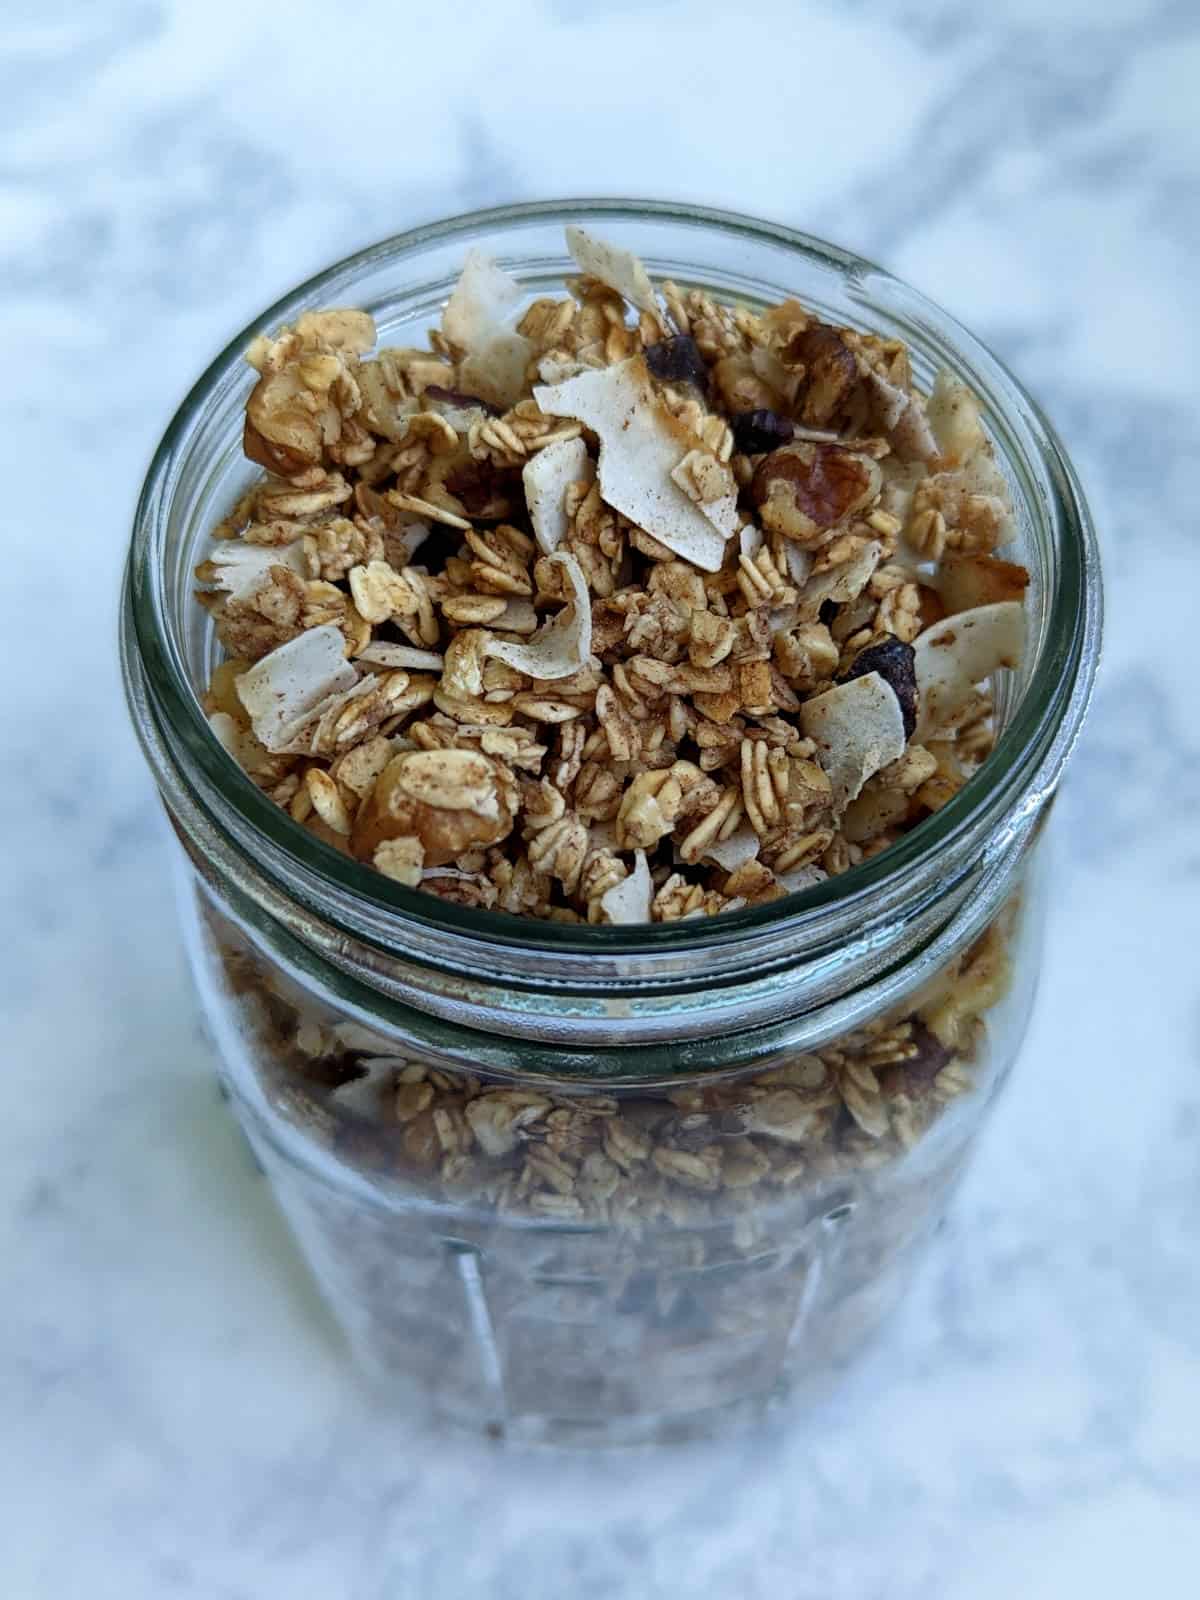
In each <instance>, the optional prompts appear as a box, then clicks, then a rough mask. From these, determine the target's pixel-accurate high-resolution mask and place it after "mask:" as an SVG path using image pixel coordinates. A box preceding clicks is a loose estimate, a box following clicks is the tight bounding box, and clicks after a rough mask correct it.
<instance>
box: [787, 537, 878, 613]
mask: <svg viewBox="0 0 1200 1600" xmlns="http://www.w3.org/2000/svg"><path fill="white" fill-rule="evenodd" d="M882 555H883V546H882V545H881V544H880V543H879V541H878V539H870V540H868V542H867V543H866V544H865V545H864V546H863V548H862V549H861V550H860V551H859V553H858V555H856V556H855V557H854V558H853V560H851V561H843V562H842V564H841V566H839V567H830V569H829V571H828V572H820V573H818V574H817V576H816V577H815V578H810V579H809V580H808V582H807V583H806V584H805V586H804V589H803V591H802V593H801V595H800V599H799V602H798V607H799V612H800V620H801V621H802V622H812V621H814V620H815V619H816V618H817V617H818V616H819V615H820V611H821V607H822V606H823V605H824V604H825V602H826V600H833V601H835V602H836V603H837V604H838V605H844V604H845V603H846V602H847V601H848V600H857V599H858V597H859V595H860V594H861V593H862V592H863V590H864V589H865V588H866V587H867V584H868V583H870V581H871V577H872V574H873V573H874V571H875V568H876V567H877V566H878V565H879V559H880V557H881V556H882Z"/></svg>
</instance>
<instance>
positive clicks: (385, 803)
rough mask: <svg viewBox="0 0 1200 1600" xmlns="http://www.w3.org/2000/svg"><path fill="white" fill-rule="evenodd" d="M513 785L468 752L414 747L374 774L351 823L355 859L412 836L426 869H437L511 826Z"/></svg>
mask: <svg viewBox="0 0 1200 1600" xmlns="http://www.w3.org/2000/svg"><path fill="white" fill-rule="evenodd" d="M515 789H516V785H515V784H514V783H513V782H512V780H511V779H510V778H509V777H508V774H507V773H506V772H505V769H504V768H503V767H502V766H501V765H500V764H499V763H498V762H496V761H494V760H493V759H492V758H491V757H489V756H485V755H483V754H482V753H481V752H475V751H471V750H414V751H405V752H403V753H402V754H400V755H398V756H394V757H393V758H392V760H391V761H389V762H388V764H387V766H386V767H385V768H384V769H383V771H382V772H381V773H380V775H379V778H378V780H377V781H376V784H375V787H374V789H373V790H372V792H371V795H370V798H369V799H368V800H367V802H366V804H365V805H364V806H363V809H362V811H361V812H360V813H359V815H358V818H357V820H356V822H355V824H354V834H353V839H352V848H353V850H354V853H355V855H357V856H359V857H362V858H364V859H367V860H370V859H372V858H373V857H374V854H375V851H376V849H377V847H378V846H379V845H380V844H381V843H383V842H384V841H385V840H389V839H398V838H401V837H412V838H415V839H418V840H419V841H420V843H421V845H422V846H423V848H424V852H425V854H424V861H425V865H426V866H443V865H445V864H446V863H448V862H451V861H454V860H456V859H457V857H459V856H460V855H462V854H463V853H464V852H465V851H467V850H469V849H472V848H474V847H475V846H476V845H492V844H497V843H498V842H499V841H500V840H501V839H503V838H504V837H505V836H506V835H507V834H508V833H509V832H510V831H511V829H512V825H513V818H514V815H515V812H516V794H515Z"/></svg>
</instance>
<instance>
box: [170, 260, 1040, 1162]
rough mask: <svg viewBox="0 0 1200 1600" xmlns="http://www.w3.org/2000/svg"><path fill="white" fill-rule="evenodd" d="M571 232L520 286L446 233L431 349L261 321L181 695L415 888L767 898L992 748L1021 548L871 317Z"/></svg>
mask: <svg viewBox="0 0 1200 1600" xmlns="http://www.w3.org/2000/svg"><path fill="white" fill-rule="evenodd" d="M568 246H569V248H570V250H571V252H572V254H573V256H574V258H575V260H576V262H577V264H578V266H579V267H580V269H581V275H580V276H579V277H577V278H575V279H574V280H573V281H572V282H571V283H570V284H569V293H568V294H566V295H564V296H562V297H560V298H551V297H547V298H543V299H538V300H534V301H533V302H532V303H526V300H525V296H524V293H523V291H522V289H521V287H520V285H519V284H518V283H517V282H516V281H515V280H514V279H512V278H511V277H509V276H508V274H507V273H505V272H504V271H503V270H502V269H501V268H500V267H499V266H498V265H497V264H496V263H494V262H492V261H489V260H488V259H487V258H485V257H483V256H482V255H480V254H479V253H478V252H476V251H473V252H471V254H470V255H469V257H468V259H467V262H466V265H465V267H464V270H463V274H462V277H461V279H460V281H459V283H458V285H457V286H456V288H455V290H454V292H453V294H452V295H451V296H450V299H449V301H448V302H447V304H446V307H445V310H444V313H443V316H442V320H441V325H440V327H439V328H438V329H437V330H435V331H434V332H433V333H432V334H431V336H430V347H429V348H428V349H426V350H418V349H399V348H385V349H381V350H378V351H377V352H376V353H375V354H374V355H371V354H370V352H371V351H372V349H373V347H374V344H375V328H374V324H373V322H372V320H371V318H370V317H369V316H367V315H366V313H364V312H361V311H354V310H345V309H338V310H328V311H318V312H308V313H305V314H304V315H303V316H301V317H300V318H299V319H298V321H297V322H296V324H295V326H294V327H285V328H281V329H279V330H278V331H277V332H276V333H275V334H273V335H270V336H267V335H263V336H261V337H260V338H258V339H257V340H256V341H255V343H254V345H253V347H252V348H251V350H250V351H249V352H248V359H249V361H250V363H251V365H252V366H253V367H254V368H255V370H256V371H257V373H258V381H257V383H256V384H255V386H254V389H253V391H252V393H251V395H250V397H249V400H248V402H247V407H246V422H245V434H244V447H245V452H246V455H247V456H248V457H249V459H250V460H252V461H254V462H256V463H258V464H259V465H261V466H262V467H264V468H265V470H266V475H265V477H264V478H263V479H262V481H261V482H259V483H258V484H257V485H255V487H254V488H252V489H251V490H250V491H249V492H248V493H247V494H246V495H245V496H243V498H242V500H241V501H240V502H239V504H238V505H237V507H235V508H234V510H233V511H232V512H231V513H230V515H229V516H228V517H226V518H225V519H224V520H223V522H222V523H221V525H220V526H219V527H218V528H217V529H216V530H215V543H214V545H213V548H212V551H211V553H210V555H209V556H208V558H207V559H206V560H205V561H204V562H202V563H201V564H200V566H199V567H198V568H197V577H198V579H199V580H200V583H201V585H202V588H201V590H200V592H199V598H200V600H201V602H202V603H203V604H204V605H205V606H206V607H207V609H208V610H209V612H210V613H211V615H212V618H213V622H214V625H215V628H216V633H217V637H218V639H219V641H220V643H221V644H222V646H223V647H224V649H225V652H226V655H227V659H226V660H225V661H224V662H223V663H222V664H221V666H220V667H218V669H217V671H216V673H215V674H214V677H213V681H212V684H211V685H210V688H209V692H208V696H207V702H206V709H207V710H208V712H209V715H210V719H211V722H212V726H213V731H214V733H215V734H216V736H217V737H218V738H219V739H220V740H221V742H222V744H223V745H224V747H225V748H226V749H227V750H228V751H229V753H230V754H231V755H232V756H233V757H234V759H236V760H237V761H238V762H240V764H241V765H242V766H243V767H244V769H245V770H246V771H247V773H249V775H250V776H251V777H252V778H253V779H254V781H255V782H256V783H258V784H260V785H261V786H262V787H263V788H264V789H265V790H266V792H267V793H268V794H270V795H271V796H272V797H273V798H275V799H276V800H277V802H278V803H279V804H281V805H283V806H286V807H287V809H288V810H289V812H290V813H291V815H292V817H293V818H294V819H295V820H296V821H297V822H299V823H300V824H301V825H302V826H304V827H305V828H308V829H309V830H310V831H312V832H314V833H315V834H317V835H318V837H320V838H321V839H323V840H325V841H326V843H328V844H330V845H332V846H334V847H335V848H337V849H339V850H342V851H346V852H348V853H350V854H351V855H353V856H355V857H356V858H357V859H359V860H360V861H363V862H365V863H367V864H369V865H372V866H373V867H375V868H376V869H377V870H378V871H379V872H380V873H382V874H384V875H385V876H387V877H390V878H392V879H393V880H395V881H398V882H400V883H403V884H406V885H409V886H411V887H420V888H422V889H423V890H425V891H426V892H428V893H431V894H434V895H440V896H442V897H443V898H449V899H452V900H455V901H458V902H461V903H469V904H477V905H483V906H488V907H493V908H498V909H501V910H505V911H509V912H515V913H517V914H520V915H526V916H536V917H543V918H553V919H555V920H559V921H564V920H566V921H579V922H592V923H604V922H625V923H628V922H637V921H649V920H652V921H672V920H678V919H681V918H684V917H693V916H709V915H714V914H717V913H720V912H722V911H725V910H729V909H730V908H740V907H742V906H747V905H757V904H761V903H763V902H766V901H769V900H772V899H777V898H779V897H781V896H783V895H785V894H787V893H788V892H789V891H790V890H791V889H792V888H795V887H797V886H800V885H802V884H804V883H811V882H815V881H819V879H820V878H821V877H823V876H826V875H829V874H837V873H841V872H844V871H846V870H847V869H848V868H850V867H852V866H854V865H855V864H856V863H857V862H859V861H862V860H864V859H866V858H868V857H869V856H873V855H875V854H878V853H879V852H880V851H882V850H885V849H886V848H887V847H888V846H889V845H890V844H892V843H893V842H894V841H895V840H896V839H897V838H899V837H900V836H901V835H902V834H903V833H905V832H906V831H908V830H909V829H911V828H912V827H914V826H916V825H918V824H919V823H920V822H921V821H922V820H923V819H924V818H925V817H927V816H928V815H930V813H931V812H933V811H936V810H937V809H938V808H939V807H940V806H942V805H944V804H945V803H946V801H947V800H948V799H949V798H951V797H952V795H953V794H955V793H956V792H957V791H958V789H959V788H961V786H962V784H963V783H965V782H966V780H967V779H968V777H969V776H970V775H971V773H972V772H973V771H975V770H976V769H977V768H978V766H979V765H980V763H981V762H982V761H983V760H985V759H986V757H987V755H988V753H989V750H990V748H991V743H992V727H991V704H990V700H989V698H988V694H987V691H986V689H981V688H980V686H981V685H986V684H988V683H990V682H991V680H992V679H993V677H994V676H995V674H996V673H997V672H999V671H1001V670H1003V669H1009V668H1015V667H1016V666H1017V665H1018V664H1019V661H1020V656H1021V650H1022V646H1023V637H1024V610H1023V595H1024V591H1025V587H1026V585H1027V583H1028V574H1027V573H1026V571H1025V569H1024V568H1023V567H1021V566H1019V565H1017V564H1016V563H1015V562H1012V561H1008V560H1005V559H1003V558H1002V557H1000V556H997V555H996V554H995V552H996V551H997V549H999V548H1000V547H1001V546H1002V545H1003V544H1004V543H1005V541H1006V540H1007V539H1008V537H1009V535H1010V530H1011V512H1010V507H1009V500H1008V493H1007V489H1006V486H1005V481H1004V478H1003V475H1002V474H1001V472H1000V471H999V469H998V467H997V465H996V463H995V460H994V457H993V453H992V450H991V447H990V445H989V443H988V440H987V438H986V436H985V434H984V431H983V428H982V425H981V422H980V416H979V406H978V404H977V402H976V400H975V398H974V396H973V395H972V394H971V393H970V392H969V391H968V390H967V389H966V388H965V387H964V386H963V385H962V384H961V383H960V382H958V381H957V380H956V379H954V378H953V377H951V376H949V375H948V374H945V373H943V374H940V375H939V376H938V378H937V379H936V381H935V383H934V385H933V388H932V391H931V393H930V394H929V395H928V396H925V395H923V394H922V393H921V391H920V390H919V389H918V388H917V387H916V385H915V384H914V382H913V379H912V375H911V369H910V363H909V357H908V352H907V350H906V348H905V347H904V345H903V344H901V343H900V342H899V341H897V340H892V339H885V338H881V337H879V336H877V335H874V334H870V333H864V332H860V331H858V330H856V329H852V328H844V327H835V326H833V325H830V324H827V323H824V322H822V321H821V320H820V319H819V318H818V317H816V316H815V315H814V314H813V313H812V312H810V311H807V310H806V309H805V308H804V307H802V306H801V305H800V304H798V303H797V302H796V301H792V300H789V301H785V302H783V303H782V304H780V305H778V306H774V307H772V308H770V309H767V310H764V311H756V310H751V309H749V308H746V307H741V306H729V305H723V304H720V303H718V302H717V301H715V300H714V299H713V298H712V297H710V296H709V295H707V294H706V293H704V292H703V291H701V290H697V289H688V290H684V289H682V288H680V287H678V286H677V285H675V284H673V283H670V282H665V283H662V284H661V285H659V286H658V287H657V288H656V287H655V286H654V284H653V283H652V282H651V280H650V278H649V276H648V274H647V272H646V269H645V267H644V266H643V264H642V263H641V262H640V261H638V260H637V258H636V257H634V256H632V255H631V254H630V253H629V252H627V251H623V250H619V249H616V248H614V247H612V246H610V245H608V244H605V243H604V242H603V241H600V240H597V239H595V238H594V237H592V236H591V235H590V234H588V233H587V232H586V231H585V230H583V229H579V228H570V229H568ZM733 840H736V841H737V848H736V850H734V851H731V850H730V848H729V846H730V843H731V841H733ZM856 1081H857V1080H856ZM855 1092H856V1095H857V1096H858V1101H859V1104H860V1106H862V1105H865V1104H866V1101H865V1100H864V1099H863V1095H864V1094H865V1090H864V1089H863V1088H862V1087H861V1085H860V1086H859V1088H858V1090H856V1091H855ZM746 1159H747V1161H749V1159H750V1158H749V1157H748V1156H747V1158H746ZM752 1165H753V1163H752V1162H751V1163H750V1166H752ZM750 1166H745V1167H744V1169H743V1170H745V1171H749V1170H750ZM601 1187H602V1185H601Z"/></svg>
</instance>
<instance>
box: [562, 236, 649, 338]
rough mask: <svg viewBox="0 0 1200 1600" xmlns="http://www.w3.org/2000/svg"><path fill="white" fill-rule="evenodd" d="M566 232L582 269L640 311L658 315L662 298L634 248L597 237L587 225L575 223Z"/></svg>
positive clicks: (571, 248)
mask: <svg viewBox="0 0 1200 1600" xmlns="http://www.w3.org/2000/svg"><path fill="white" fill-rule="evenodd" d="M566 235H567V249H568V250H569V251H570V252H571V254H572V256H573V257H574V259H575V264H576V266H577V267H578V268H579V270H580V272H584V273H586V274H587V276H588V277H589V278H597V279H598V280H599V281H600V282H601V283H603V284H607V286H608V287H609V288H610V289H615V290H616V292H617V294H619V295H620V296H621V298H622V300H628V301H629V304H630V305H631V306H636V307H637V309H638V310H639V311H648V312H649V313H650V314H651V316H657V315H658V298H657V296H656V295H655V293H654V285H653V284H652V283H651V282H650V274H649V273H648V272H647V271H646V269H645V267H644V266H643V265H642V263H641V261H640V260H639V259H638V258H637V256H635V255H634V253H633V251H632V250H621V249H618V247H617V246H616V245H614V244H608V243H607V242H606V241H605V240H604V239H597V238H596V236H595V234H594V233H588V232H587V230H586V229H585V228H579V227H576V226H574V225H573V224H572V225H570V226H568V227H567V229H566Z"/></svg>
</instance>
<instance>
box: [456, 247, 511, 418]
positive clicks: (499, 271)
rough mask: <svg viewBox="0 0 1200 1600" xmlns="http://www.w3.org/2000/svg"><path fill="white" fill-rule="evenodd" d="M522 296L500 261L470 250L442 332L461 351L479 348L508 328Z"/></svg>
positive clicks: (479, 251)
mask: <svg viewBox="0 0 1200 1600" xmlns="http://www.w3.org/2000/svg"><path fill="white" fill-rule="evenodd" d="M520 298H521V285H520V284H519V283H518V282H517V280H516V279H515V278H514V277H511V276H510V275H509V274H508V273H507V272H505V270H504V268H503V267H502V266H501V265H500V264H499V262H497V261H493V260H492V258H491V256H489V255H486V254H485V253H484V252H483V251H482V250H477V249H476V250H468V251H467V256H466V260H465V261H464V262H463V269H462V272H461V273H460V274H459V278H458V282H457V283H456V284H455V285H454V290H453V293H452V294H451V296H450V298H449V300H447V301H446V308H445V310H444V311H443V312H442V332H443V333H444V334H445V336H446V338H447V339H449V340H450V342H451V344H455V345H457V346H458V347H459V349H460V350H475V349H478V348H479V346H481V345H485V344H487V343H488V342H489V341H490V340H491V339H493V338H494V337H495V335H496V334H498V333H499V332H501V331H502V330H503V329H504V328H506V327H507V325H508V323H509V321H510V319H511V317H512V314H513V312H514V311H515V310H516V307H517V302H518V301H519V300H520ZM484 398H485V399H486V396H485V397H484Z"/></svg>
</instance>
